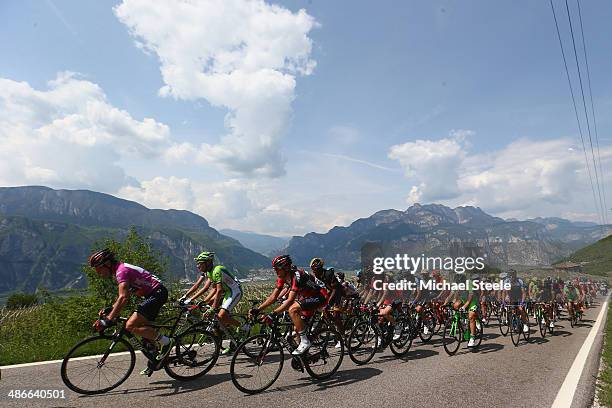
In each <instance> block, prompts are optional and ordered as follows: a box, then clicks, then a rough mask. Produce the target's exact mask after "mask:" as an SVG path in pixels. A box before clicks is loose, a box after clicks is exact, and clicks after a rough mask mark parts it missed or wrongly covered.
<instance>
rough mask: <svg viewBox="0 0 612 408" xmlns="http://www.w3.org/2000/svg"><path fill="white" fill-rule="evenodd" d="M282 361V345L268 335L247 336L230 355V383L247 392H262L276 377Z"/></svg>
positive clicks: (281, 366)
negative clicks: (231, 355) (232, 354)
mask: <svg viewBox="0 0 612 408" xmlns="http://www.w3.org/2000/svg"><path fill="white" fill-rule="evenodd" d="M284 361H285V354H284V352H283V347H282V346H281V345H280V343H278V342H277V341H276V340H274V339H272V337H271V336H270V335H267V334H258V335H255V336H252V337H249V338H248V339H246V340H245V341H244V342H242V343H240V345H239V346H238V348H237V349H236V352H235V353H234V356H233V357H232V362H231V364H230V375H231V377H232V383H234V386H235V387H236V388H238V389H239V390H240V391H242V392H244V393H247V394H256V393H258V392H262V391H264V390H265V389H267V388H269V387H270V386H271V385H272V384H274V382H275V381H276V380H277V379H278V376H279V375H280V373H281V371H282V369H283V363H284Z"/></svg>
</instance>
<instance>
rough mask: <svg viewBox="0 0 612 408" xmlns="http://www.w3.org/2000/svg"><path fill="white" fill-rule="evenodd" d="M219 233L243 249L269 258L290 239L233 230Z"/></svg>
mask: <svg viewBox="0 0 612 408" xmlns="http://www.w3.org/2000/svg"><path fill="white" fill-rule="evenodd" d="M219 232H220V233H222V234H223V235H227V236H228V237H232V238H234V239H236V240H238V242H240V243H241V244H242V245H244V246H245V247H247V248H249V249H252V250H253V251H255V252H259V253H260V254H262V255H266V256H271V255H273V254H275V253H277V252H278V251H280V250H281V249H282V248H284V247H285V246H286V245H287V243H288V242H289V239H290V238H289V237H275V236H272V235H265V234H257V233H255V232H250V231H237V230H233V229H221V230H219Z"/></svg>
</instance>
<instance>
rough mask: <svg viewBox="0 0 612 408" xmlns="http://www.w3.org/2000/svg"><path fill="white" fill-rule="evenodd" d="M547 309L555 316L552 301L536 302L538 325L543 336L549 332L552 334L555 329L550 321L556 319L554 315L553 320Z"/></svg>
mask: <svg viewBox="0 0 612 408" xmlns="http://www.w3.org/2000/svg"><path fill="white" fill-rule="evenodd" d="M547 309H549V310H550V312H551V314H553V316H554V310H553V309H554V306H553V305H551V304H550V303H542V302H540V303H536V305H535V319H536V322H537V323H538V327H539V328H540V335H541V336H542V337H546V333H547V332H548V333H549V334H550V335H551V336H552V335H553V331H554V326H553V327H551V326H550V323H551V322H552V321H554V317H553V320H551V319H550V317H549V315H548V310H547Z"/></svg>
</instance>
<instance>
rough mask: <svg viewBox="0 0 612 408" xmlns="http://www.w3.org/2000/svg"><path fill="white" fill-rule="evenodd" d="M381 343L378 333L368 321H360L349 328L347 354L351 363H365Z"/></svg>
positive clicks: (370, 358)
mask: <svg viewBox="0 0 612 408" xmlns="http://www.w3.org/2000/svg"><path fill="white" fill-rule="evenodd" d="M380 343H381V339H380V333H379V332H378V331H377V330H376V329H375V328H374V327H372V325H371V324H370V322H367V321H362V322H361V323H359V324H357V325H356V326H355V327H353V330H351V334H349V337H348V341H347V348H348V354H349V357H350V359H351V360H352V361H353V363H355V364H357V365H363V364H367V363H368V362H370V360H372V358H373V357H374V354H376V349H377V348H378V346H379V345H380Z"/></svg>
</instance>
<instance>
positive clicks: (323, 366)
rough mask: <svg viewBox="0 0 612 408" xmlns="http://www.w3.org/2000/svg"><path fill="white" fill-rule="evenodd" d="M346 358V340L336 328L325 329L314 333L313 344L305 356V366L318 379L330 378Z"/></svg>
mask: <svg viewBox="0 0 612 408" xmlns="http://www.w3.org/2000/svg"><path fill="white" fill-rule="evenodd" d="M343 358H344V340H343V339H342V335H341V334H340V333H338V331H336V330H332V329H329V328H326V329H323V330H321V331H319V332H318V333H316V334H313V335H312V345H311V346H310V349H308V352H307V355H306V356H305V357H304V368H305V369H306V371H307V372H308V374H309V375H310V376H311V377H312V378H315V379H317V380H324V379H325V378H329V377H331V376H332V375H334V373H335V372H336V371H338V368H340V364H342V359H343Z"/></svg>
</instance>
